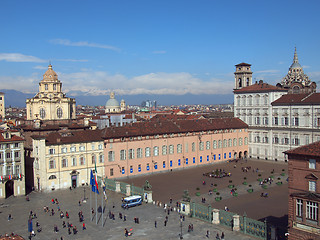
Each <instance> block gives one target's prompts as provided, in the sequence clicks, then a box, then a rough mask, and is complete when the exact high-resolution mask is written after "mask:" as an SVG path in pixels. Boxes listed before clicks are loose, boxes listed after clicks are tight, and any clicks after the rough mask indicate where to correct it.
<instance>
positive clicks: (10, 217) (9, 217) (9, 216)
mask: <svg viewBox="0 0 320 240" xmlns="http://www.w3.org/2000/svg"><path fill="white" fill-rule="evenodd" d="M11 219H12V216H11V213H10V214H9V215H8V221H10V220H11Z"/></svg>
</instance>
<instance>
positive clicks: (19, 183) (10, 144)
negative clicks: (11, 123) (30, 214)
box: [0, 129, 25, 198]
mask: <svg viewBox="0 0 320 240" xmlns="http://www.w3.org/2000/svg"><path fill="white" fill-rule="evenodd" d="M24 194H25V176H24V139H23V138H21V137H20V134H19V132H18V131H15V130H10V129H6V130H0V198H8V197H10V196H12V195H13V196H21V195H24Z"/></svg>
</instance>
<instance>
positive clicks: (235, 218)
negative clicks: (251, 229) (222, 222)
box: [232, 215, 240, 231]
mask: <svg viewBox="0 0 320 240" xmlns="http://www.w3.org/2000/svg"><path fill="white" fill-rule="evenodd" d="M232 230H233V231H240V216H239V215H233V227H232Z"/></svg>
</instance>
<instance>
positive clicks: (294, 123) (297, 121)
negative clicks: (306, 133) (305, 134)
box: [293, 117, 299, 126]
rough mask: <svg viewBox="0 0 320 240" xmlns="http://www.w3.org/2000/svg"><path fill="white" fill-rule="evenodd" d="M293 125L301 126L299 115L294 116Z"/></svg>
mask: <svg viewBox="0 0 320 240" xmlns="http://www.w3.org/2000/svg"><path fill="white" fill-rule="evenodd" d="M293 125H294V126H299V118H298V117H295V118H293Z"/></svg>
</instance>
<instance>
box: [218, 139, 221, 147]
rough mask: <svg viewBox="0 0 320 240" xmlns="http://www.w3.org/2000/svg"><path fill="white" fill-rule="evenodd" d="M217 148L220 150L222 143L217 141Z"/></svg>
mask: <svg viewBox="0 0 320 240" xmlns="http://www.w3.org/2000/svg"><path fill="white" fill-rule="evenodd" d="M218 148H222V141H221V140H219V141H218Z"/></svg>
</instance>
